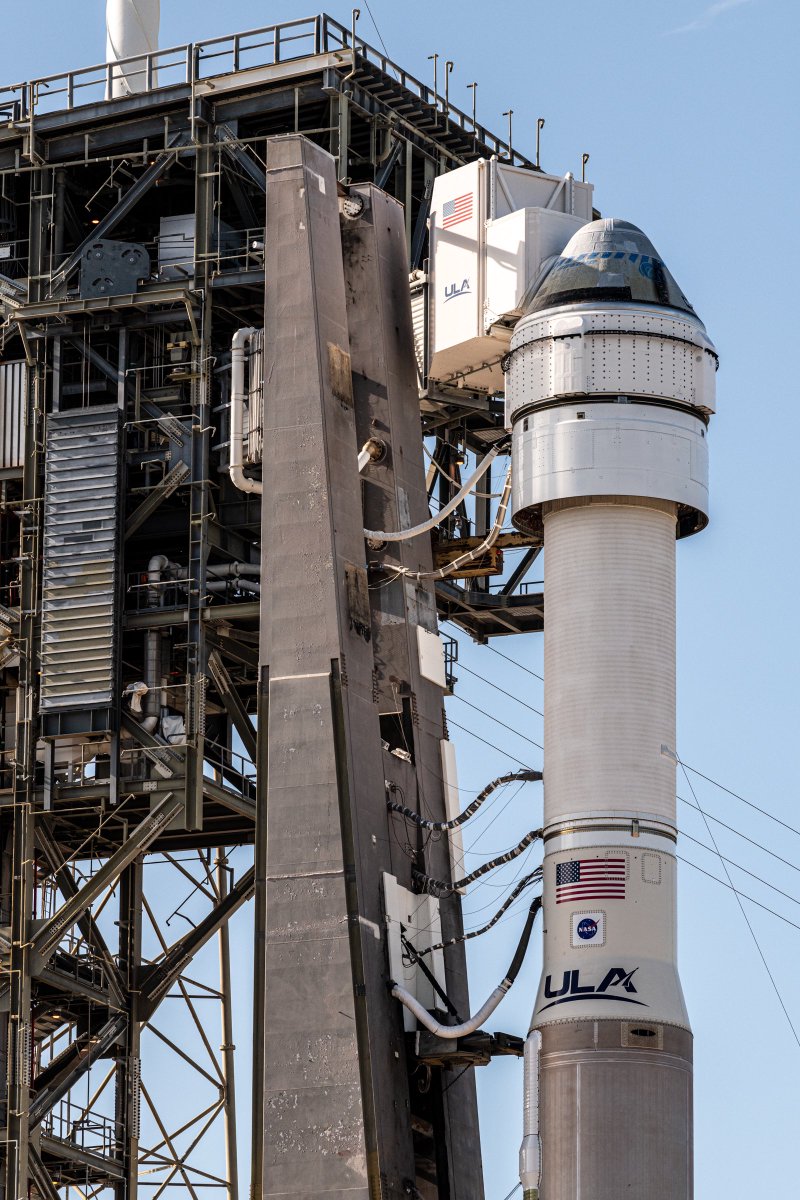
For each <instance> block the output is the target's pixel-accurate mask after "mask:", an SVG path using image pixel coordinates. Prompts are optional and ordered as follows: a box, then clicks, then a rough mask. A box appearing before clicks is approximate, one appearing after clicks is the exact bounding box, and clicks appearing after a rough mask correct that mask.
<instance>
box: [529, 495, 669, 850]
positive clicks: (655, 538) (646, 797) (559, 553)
mask: <svg viewBox="0 0 800 1200" xmlns="http://www.w3.org/2000/svg"><path fill="white" fill-rule="evenodd" d="M675 526H676V513H675V508H674V506H673V505H667V504H663V503H659V502H658V501H655V502H652V503H651V504H650V505H648V502H647V501H642V502H641V504H635V503H624V502H623V503H615V502H614V501H613V500H609V501H608V502H606V503H603V502H598V503H592V504H588V505H576V506H574V507H569V508H560V509H558V510H557V511H554V512H551V513H549V514H548V515H546V516H545V518H544V535H545V556H546V575H547V601H548V603H547V612H548V617H547V621H546V623H545V635H544V652H545V669H544V675H545V678H546V679H547V687H546V689H545V719H544V757H545V762H546V764H547V766H546V771H545V782H544V824H545V826H546V827H551V826H554V825H563V824H567V823H569V822H570V821H574V820H575V819H578V818H580V817H582V816H589V815H590V814H597V813H598V812H600V813H604V814H605V815H606V816H607V817H613V816H614V815H615V813H617V812H619V814H620V817H621V818H624V814H625V813H626V812H628V811H629V810H630V809H636V810H637V811H638V812H639V813H641V814H647V815H651V816H652V817H653V818H654V819H656V820H659V821H661V822H665V823H667V824H668V825H672V826H674V824H675V762H674V760H672V759H670V758H667V757H666V756H665V755H663V754H662V753H661V747H662V745H667V746H674V745H675Z"/></svg>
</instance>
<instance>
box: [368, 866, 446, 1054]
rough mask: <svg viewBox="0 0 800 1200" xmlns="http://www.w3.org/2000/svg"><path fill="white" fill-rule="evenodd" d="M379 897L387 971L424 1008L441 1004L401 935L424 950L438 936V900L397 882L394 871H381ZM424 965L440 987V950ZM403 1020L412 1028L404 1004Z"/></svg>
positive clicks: (442, 977) (442, 983) (413, 1020)
mask: <svg viewBox="0 0 800 1200" xmlns="http://www.w3.org/2000/svg"><path fill="white" fill-rule="evenodd" d="M383 901H384V912H385V919H386V933H387V942H388V947H389V973H390V975H391V977H392V979H393V980H394V982H395V983H399V984H400V985H401V986H402V987H404V988H406V989H407V990H408V991H409V992H411V994H412V996H414V997H415V998H416V999H417V1000H419V1002H420V1004H422V1005H424V1006H425V1008H428V1009H432V1008H441V1006H442V1002H441V1000H440V999H439V997H437V995H436V993H435V991H434V989H433V985H432V984H431V982H430V980H429V979H427V978H426V976H425V975H424V973H423V972H422V971H421V970H420V969H419V967H418V966H417V965H416V963H414V962H413V961H412V960H411V956H410V955H409V954H408V953H407V952H406V950H405V949H404V947H403V937H405V938H406V939H407V940H408V941H409V942H410V943H411V945H412V946H413V947H414V948H415V949H416V950H426V949H428V948H429V947H430V946H435V945H437V944H438V943H439V942H441V940H442V923H441V919H440V916H439V901H438V900H437V899H436V897H435V896H418V895H417V894H416V893H414V892H411V891H409V890H408V888H404V887H403V886H402V884H400V883H398V881H397V879H396V878H395V876H394V875H389V874H388V873H386V872H384V875H383ZM424 961H425V965H426V967H427V968H428V970H429V971H430V972H431V974H432V975H433V977H434V979H435V980H436V982H437V983H438V984H439V986H440V987H441V988H442V989H443V990H444V988H445V970H444V952H443V951H442V950H441V949H440V950H434V951H433V953H431V954H427V955H426V956H425V960H424ZM403 1021H404V1023H405V1028H406V1031H407V1032H413V1031H414V1030H415V1029H416V1026H417V1023H416V1018H415V1017H414V1016H413V1014H412V1013H410V1012H409V1011H408V1010H407V1009H406V1008H404V1009H403Z"/></svg>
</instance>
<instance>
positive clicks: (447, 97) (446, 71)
mask: <svg viewBox="0 0 800 1200" xmlns="http://www.w3.org/2000/svg"><path fill="white" fill-rule="evenodd" d="M455 65H456V64H455V63H454V62H453V60H452V59H450V58H448V59H447V61H446V62H445V64H444V115H445V118H446V119H448V120H449V117H450V75H451V74H452V71H453V67H454V66H455Z"/></svg>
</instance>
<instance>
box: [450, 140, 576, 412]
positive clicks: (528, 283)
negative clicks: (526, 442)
mask: <svg viewBox="0 0 800 1200" xmlns="http://www.w3.org/2000/svg"><path fill="white" fill-rule="evenodd" d="M591 219H592V185H591V184H589V183H578V182H576V180H574V179H573V178H572V176H571V175H566V176H565V177H564V178H559V177H558V176H554V175H545V174H543V173H542V172H539V171H530V170H526V169H524V168H522V167H512V166H510V165H508V164H505V163H500V162H497V161H496V160H494V159H492V160H490V161H488V162H487V161H485V160H484V159H481V160H479V161H478V162H475V163H469V164H468V165H467V166H465V167H459V168H458V169H457V170H455V171H450V172H449V173H448V174H447V175H441V176H439V178H438V179H437V180H436V181H435V183H434V187H433V199H432V204H431V216H430V274H429V279H428V285H429V291H428V296H429V312H428V315H429V328H428V336H427V341H428V356H429V360H430V361H429V367H428V378H429V379H430V380H431V382H432V383H434V384H437V385H439V386H440V387H446V386H451V387H453V386H456V387H466V388H469V389H470V390H474V391H482V392H502V391H503V387H504V380H503V373H502V371H501V369H500V359H501V358H502V356H503V355H504V354H505V352H506V351H507V350H508V346H509V340H510V337H511V329H512V328H513V326H514V324H515V323H516V321H517V320H518V319H519V317H520V316H521V315H522V311H523V300H524V297H525V295H526V293H528V292H529V291H530V290H531V288H532V286H533V285H534V284H535V283H536V281H537V279H538V277H539V275H540V272H541V270H542V266H543V264H544V263H545V262H546V261H547V260H548V259H550V258H552V257H553V256H554V255H557V254H560V253H561V251H562V250H563V249H564V247H565V246H566V244H567V242H568V241H569V239H570V238H571V237H572V235H573V234H574V233H575V232H576V231H577V230H578V229H580V227H581V226H582V225H585V224H586V222H587V221H591Z"/></svg>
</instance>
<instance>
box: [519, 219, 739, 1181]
mask: <svg viewBox="0 0 800 1200" xmlns="http://www.w3.org/2000/svg"><path fill="white" fill-rule="evenodd" d="M716 366H717V356H716V353H715V351H714V348H713V346H712V344H711V342H710V341H709V339H708V337H707V335H706V332H705V329H704V327H703V325H702V324H701V323H700V321H699V320H698V318H697V316H696V315H695V313H694V310H693V309H692V307H691V305H690V304H689V302H688V300H687V299H686V297H685V296H684V295H683V294H682V292H681V291H680V289H679V287H678V286H677V284H676V283H675V280H674V279H673V278H672V276H671V275H670V273H669V271H668V270H667V268H666V267H665V265H664V263H663V262H662V261H661V259H660V258H659V256H658V254H657V252H656V251H655V249H654V247H653V245H652V244H651V242H650V241H649V240H648V239H647V238H646V237H645V235H644V234H643V233H642V232H641V230H639V229H637V228H636V226H634V225H631V224H629V223H627V222H625V221H619V220H601V221H594V222H592V223H590V224H588V225H585V226H584V227H583V228H582V229H581V230H580V231H579V232H578V233H576V234H575V235H574V236H573V237H572V239H571V241H570V242H569V243H568V244H567V246H566V248H565V249H564V251H563V253H562V254H561V256H560V257H559V258H558V259H557V260H556V262H555V264H554V266H553V267H552V269H551V271H550V272H549V274H548V275H547V277H546V278H545V279H544V281H543V283H542V284H541V285H540V287H539V289H538V291H537V293H536V295H535V297H534V300H533V302H532V304H531V306H530V308H529V311H528V313H527V314H526V315H525V316H524V317H523V318H522V320H520V322H519V323H518V325H517V326H516V329H515V331H514V334H513V337H512V341H511V351H510V357H509V359H508V363H507V369H508V377H507V378H508V388H507V405H508V417H509V423H510V424H511V425H512V427H513V462H514V496H513V505H514V516H513V519H514V523H515V524H516V525H517V526H518V528H520V529H524V530H529V529H532V528H542V527H543V530H544V546H545V572H546V578H547V584H546V605H547V610H546V621H545V732H544V742H545V751H544V754H545V759H544V765H545V783H544V789H545V792H544V839H545V859H544V969H543V973H542V981H541V984H540V987H539V993H538V996H537V999H536V1004H535V1008H534V1013H533V1018H532V1029H531V1033H530V1034H529V1044H528V1046H527V1047H526V1051H527V1052H526V1113H525V1140H524V1142H523V1147H522V1153H521V1169H522V1182H523V1189H524V1195H525V1200H538V1197H539V1188H540V1185H541V1195H542V1197H546V1200H576V1198H577V1197H582V1196H591V1197H592V1200H618V1198H619V1196H621V1195H626V1196H627V1195H630V1196H647V1198H648V1200H689V1198H690V1197H691V1195H692V1110H691V1105H692V1086H691V1082H692V1081H691V1072H692V1037H691V1031H690V1028H689V1021H688V1016H687V1013H686V1008H685V1005H684V1001H683V995H682V992H681V986H680V981H679V978H678V971H677V963H676V860H675V846H676V835H677V831H676V818H675V763H676V759H675V749H674V748H675V540H676V537H682V536H685V535H687V534H691V533H694V532H695V531H696V530H699V529H702V528H703V527H704V526H705V524H706V523H707V519H708V517H707V514H708V456H707V442H706V430H707V425H708V420H709V417H710V415H711V414H712V413H713V411H714V393H715V379H714V375H715V370H716Z"/></svg>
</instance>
